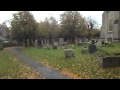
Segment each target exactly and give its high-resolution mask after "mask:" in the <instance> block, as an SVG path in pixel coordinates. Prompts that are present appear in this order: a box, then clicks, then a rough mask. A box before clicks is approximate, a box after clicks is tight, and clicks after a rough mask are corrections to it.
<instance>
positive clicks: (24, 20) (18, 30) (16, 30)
mask: <svg viewBox="0 0 120 90" xmlns="http://www.w3.org/2000/svg"><path fill="white" fill-rule="evenodd" d="M36 29H37V22H36V20H35V19H34V16H33V15H32V14H31V13H30V11H18V12H17V13H15V14H13V19H12V21H11V34H12V38H13V39H15V40H17V41H19V42H23V41H24V43H25V46H27V39H29V45H33V44H34V40H35V37H36Z"/></svg>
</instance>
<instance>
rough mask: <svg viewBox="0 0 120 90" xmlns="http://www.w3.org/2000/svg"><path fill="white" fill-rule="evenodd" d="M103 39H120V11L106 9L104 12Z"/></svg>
mask: <svg viewBox="0 0 120 90" xmlns="http://www.w3.org/2000/svg"><path fill="white" fill-rule="evenodd" d="M101 39H104V40H110V41H118V40H120V11H104V12H103V14H102V27H101Z"/></svg>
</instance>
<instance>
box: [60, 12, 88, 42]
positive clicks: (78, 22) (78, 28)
mask: <svg viewBox="0 0 120 90" xmlns="http://www.w3.org/2000/svg"><path fill="white" fill-rule="evenodd" d="M60 17H61V18H60V19H61V23H60V24H61V33H60V35H63V37H66V38H68V39H69V40H70V42H74V41H75V38H76V37H77V36H81V35H80V34H81V33H82V30H83V29H85V28H86V22H85V19H84V18H83V17H82V16H81V15H80V13H79V12H78V11H65V12H64V13H63V14H61V16H60Z"/></svg>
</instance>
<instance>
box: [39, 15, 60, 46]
mask: <svg viewBox="0 0 120 90" xmlns="http://www.w3.org/2000/svg"><path fill="white" fill-rule="evenodd" d="M58 33H59V25H58V22H57V20H56V19H55V18H54V17H53V16H51V17H50V18H46V19H45V20H44V21H42V22H40V23H39V24H38V36H39V37H41V38H42V39H44V38H46V39H47V40H48V41H49V43H50V44H52V40H56V39H57V38H58Z"/></svg>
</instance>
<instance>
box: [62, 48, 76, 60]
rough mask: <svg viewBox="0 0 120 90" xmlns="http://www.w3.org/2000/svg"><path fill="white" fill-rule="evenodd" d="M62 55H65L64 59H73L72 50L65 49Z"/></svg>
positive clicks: (73, 53)
mask: <svg viewBox="0 0 120 90" xmlns="http://www.w3.org/2000/svg"><path fill="white" fill-rule="evenodd" d="M64 54H65V58H71V57H75V52H74V50H73V49H65V50H64Z"/></svg>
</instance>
